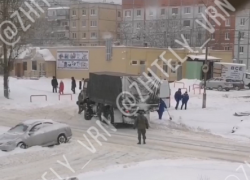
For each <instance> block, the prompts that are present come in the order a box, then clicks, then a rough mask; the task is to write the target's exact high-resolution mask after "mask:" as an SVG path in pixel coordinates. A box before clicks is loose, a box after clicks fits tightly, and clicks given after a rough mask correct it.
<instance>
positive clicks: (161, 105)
mask: <svg viewBox="0 0 250 180" xmlns="http://www.w3.org/2000/svg"><path fill="white" fill-rule="evenodd" d="M165 108H166V109H167V106H166V104H165V102H164V101H163V100H162V99H161V98H160V105H159V110H158V115H159V119H160V120H161V118H162V115H163V112H164V111H165Z"/></svg>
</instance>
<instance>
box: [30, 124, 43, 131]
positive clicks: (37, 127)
mask: <svg viewBox="0 0 250 180" xmlns="http://www.w3.org/2000/svg"><path fill="white" fill-rule="evenodd" d="M42 127H43V124H42V123H40V124H37V125H35V126H34V127H33V128H31V130H30V132H36V131H38V130H39V129H41V128H42Z"/></svg>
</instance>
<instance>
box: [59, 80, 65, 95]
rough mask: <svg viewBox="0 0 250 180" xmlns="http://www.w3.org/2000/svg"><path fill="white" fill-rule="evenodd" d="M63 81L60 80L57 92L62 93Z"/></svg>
mask: <svg viewBox="0 0 250 180" xmlns="http://www.w3.org/2000/svg"><path fill="white" fill-rule="evenodd" d="M63 91H64V83H63V81H61V82H60V85H59V94H64V92H63Z"/></svg>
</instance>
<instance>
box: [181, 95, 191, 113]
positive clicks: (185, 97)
mask: <svg viewBox="0 0 250 180" xmlns="http://www.w3.org/2000/svg"><path fill="white" fill-rule="evenodd" d="M188 100H189V95H188V93H187V92H185V93H184V94H183V95H182V105H181V109H182V108H183V106H184V105H185V110H186V109H187V102H188Z"/></svg>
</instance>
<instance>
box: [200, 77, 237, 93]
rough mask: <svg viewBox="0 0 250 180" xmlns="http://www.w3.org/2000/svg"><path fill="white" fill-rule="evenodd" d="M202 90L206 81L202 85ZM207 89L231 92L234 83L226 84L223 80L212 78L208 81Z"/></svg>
mask: <svg viewBox="0 0 250 180" xmlns="http://www.w3.org/2000/svg"><path fill="white" fill-rule="evenodd" d="M200 88H204V81H202V82H201V83H200ZM206 88H207V89H217V90H218V91H223V90H226V91H230V90H231V89H233V88H234V86H233V84H232V83H229V82H226V80H224V79H222V78H212V79H209V80H207V81H206Z"/></svg>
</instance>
